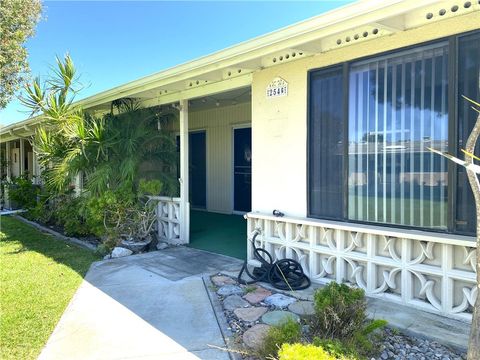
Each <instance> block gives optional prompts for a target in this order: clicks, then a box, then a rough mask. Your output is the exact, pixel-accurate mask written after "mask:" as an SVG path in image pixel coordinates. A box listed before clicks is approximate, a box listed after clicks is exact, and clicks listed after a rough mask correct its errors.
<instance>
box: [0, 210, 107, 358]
mask: <svg viewBox="0 0 480 360" xmlns="http://www.w3.org/2000/svg"><path fill="white" fill-rule="evenodd" d="M95 260H98V258H97V256H95V255H94V254H93V253H92V252H90V251H88V250H85V249H82V248H79V247H76V246H74V245H70V244H67V243H65V242H63V241H60V240H57V239H55V238H53V237H52V236H51V235H46V234H44V233H41V232H39V231H38V230H36V229H34V228H33V227H31V226H29V225H26V224H25V223H23V222H21V221H20V220H17V219H15V218H11V217H6V216H2V217H0V266H1V271H0V316H1V322H0V349H1V350H0V358H1V359H22V360H23V359H35V358H37V356H38V355H39V353H40V351H41V349H42V347H43V346H44V345H45V343H46V341H47V339H48V337H49V336H50V334H51V333H52V331H53V329H54V327H55V325H56V324H57V322H58V320H59V319H60V317H61V315H62V313H63V311H64V310H65V308H66V306H67V304H68V302H69V301H70V299H71V298H72V296H73V294H74V293H75V291H76V289H77V288H78V286H79V285H80V283H81V281H82V278H83V276H84V275H85V273H86V272H87V270H88V268H89V267H90V264H91V263H92V262H93V261H95Z"/></svg>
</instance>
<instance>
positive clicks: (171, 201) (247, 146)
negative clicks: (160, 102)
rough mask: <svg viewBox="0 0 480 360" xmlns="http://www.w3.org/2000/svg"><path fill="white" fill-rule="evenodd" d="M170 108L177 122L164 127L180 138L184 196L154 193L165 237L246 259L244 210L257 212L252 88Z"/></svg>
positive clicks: (162, 238)
mask: <svg viewBox="0 0 480 360" xmlns="http://www.w3.org/2000/svg"><path fill="white" fill-rule="evenodd" d="M164 108H165V110H164V111H165V113H168V114H169V115H170V116H169V118H170V119H171V121H170V122H169V123H167V124H163V125H162V126H167V127H168V129H169V130H170V131H171V132H172V133H173V134H174V136H175V137H176V142H177V151H178V155H179V156H178V158H179V163H178V167H177V177H178V179H179V185H180V192H179V195H180V196H179V197H177V198H175V197H171V198H169V197H164V196H158V197H152V199H153V200H155V201H157V202H158V204H157V220H158V237H159V239H160V241H164V242H168V243H174V244H186V245H188V246H190V247H193V248H197V249H202V250H207V251H210V252H214V253H219V254H223V255H228V256H232V257H235V258H238V259H245V258H246V249H247V245H246V239H247V234H246V229H247V224H246V220H245V219H244V218H243V215H244V214H246V213H248V212H250V211H251V198H252V195H251V193H252V189H251V174H252V170H251V169H252V168H251V165H252V146H251V145H252V131H251V89H250V87H240V88H238V89H232V90H229V91H224V92H221V93H215V94H208V95H205V96H201V97H197V98H194V99H189V100H184V101H182V100H181V101H180V102H179V103H173V104H167V105H166V106H164ZM171 115H173V116H171ZM187 184H188V185H187Z"/></svg>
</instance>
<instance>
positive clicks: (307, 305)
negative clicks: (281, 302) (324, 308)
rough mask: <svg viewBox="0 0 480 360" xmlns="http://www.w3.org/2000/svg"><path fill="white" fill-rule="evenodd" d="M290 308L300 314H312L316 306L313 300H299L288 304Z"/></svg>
mask: <svg viewBox="0 0 480 360" xmlns="http://www.w3.org/2000/svg"><path fill="white" fill-rule="evenodd" d="M288 310H290V311H291V312H293V313H294V314H297V315H300V316H312V315H313V314H315V308H314V306H313V302H312V301H297V302H294V303H293V304H290V305H289V306H288Z"/></svg>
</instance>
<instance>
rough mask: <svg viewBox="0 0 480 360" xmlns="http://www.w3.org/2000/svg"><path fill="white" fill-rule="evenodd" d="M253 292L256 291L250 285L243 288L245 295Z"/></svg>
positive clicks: (255, 288)
mask: <svg viewBox="0 0 480 360" xmlns="http://www.w3.org/2000/svg"><path fill="white" fill-rule="evenodd" d="M255 290H257V287H256V286H251V285H248V286H245V289H244V291H245V294H249V293H252V292H255Z"/></svg>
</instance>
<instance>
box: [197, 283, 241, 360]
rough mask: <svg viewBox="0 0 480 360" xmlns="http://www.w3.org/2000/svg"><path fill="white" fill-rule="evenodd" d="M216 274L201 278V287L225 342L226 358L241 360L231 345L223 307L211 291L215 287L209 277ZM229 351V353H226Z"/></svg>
mask: <svg viewBox="0 0 480 360" xmlns="http://www.w3.org/2000/svg"><path fill="white" fill-rule="evenodd" d="M215 275H216V274H209V275H204V276H202V280H203V285H204V286H205V291H206V292H207V295H208V298H209V300H210V304H211V305H212V310H213V313H214V315H215V318H216V319H217V323H218V327H219V328H220V332H221V333H222V337H223V340H224V342H225V346H226V348H227V350H225V351H227V352H228V356H229V357H230V359H231V360H242V359H243V357H242V356H241V355H240V354H239V353H237V352H236V351H238V349H235V348H234V347H233V346H232V345H233V333H232V331H231V330H230V328H229V327H228V322H227V318H226V317H225V313H224V312H223V306H222V304H221V303H220V300H219V298H218V296H217V293H216V292H215V291H213V288H214V287H215V285H214V284H213V283H212V281H211V280H210V277H211V276H215ZM228 350H231V351H228Z"/></svg>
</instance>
